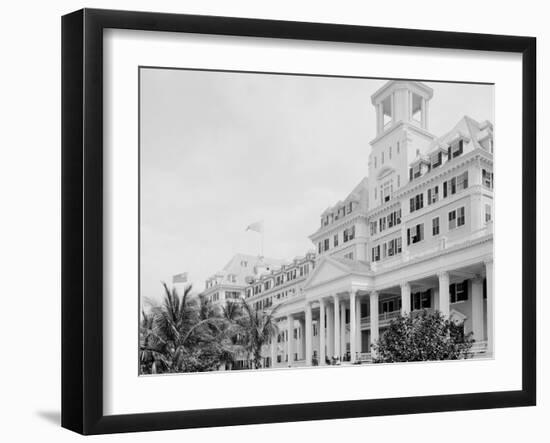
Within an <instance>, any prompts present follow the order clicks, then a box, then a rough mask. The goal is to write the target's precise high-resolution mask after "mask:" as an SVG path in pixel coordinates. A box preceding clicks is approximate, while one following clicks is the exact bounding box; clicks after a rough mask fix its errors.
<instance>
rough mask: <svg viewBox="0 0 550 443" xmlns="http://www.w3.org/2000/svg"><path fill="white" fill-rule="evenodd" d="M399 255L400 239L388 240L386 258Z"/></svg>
mask: <svg viewBox="0 0 550 443" xmlns="http://www.w3.org/2000/svg"><path fill="white" fill-rule="evenodd" d="M399 253H401V237H398V238H394V239H392V240H390V241H389V242H388V247H387V254H388V257H393V256H394V255H397V254H399Z"/></svg>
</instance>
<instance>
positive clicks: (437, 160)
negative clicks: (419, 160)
mask: <svg viewBox="0 0 550 443" xmlns="http://www.w3.org/2000/svg"><path fill="white" fill-rule="evenodd" d="M441 163H443V154H441V151H438V153H437V154H436V155H435V156H434V157H432V168H437V167H438V166H441Z"/></svg>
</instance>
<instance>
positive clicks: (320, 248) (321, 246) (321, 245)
mask: <svg viewBox="0 0 550 443" xmlns="http://www.w3.org/2000/svg"><path fill="white" fill-rule="evenodd" d="M321 252H323V244H322V243H321V242H319V254H320V253H321Z"/></svg>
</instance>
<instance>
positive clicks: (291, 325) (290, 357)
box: [287, 314, 294, 366]
mask: <svg viewBox="0 0 550 443" xmlns="http://www.w3.org/2000/svg"><path fill="white" fill-rule="evenodd" d="M287 322H288V324H287V334H288V341H287V354H288V365H289V366H290V365H292V362H293V361H294V316H293V315H292V314H290V315H289V316H288V317H287Z"/></svg>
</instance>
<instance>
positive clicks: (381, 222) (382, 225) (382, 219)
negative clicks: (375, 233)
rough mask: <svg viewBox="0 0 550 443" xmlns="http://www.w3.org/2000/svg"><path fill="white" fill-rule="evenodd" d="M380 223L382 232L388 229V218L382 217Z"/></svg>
mask: <svg viewBox="0 0 550 443" xmlns="http://www.w3.org/2000/svg"><path fill="white" fill-rule="evenodd" d="M378 223H379V225H380V232H382V231H383V230H385V229H386V217H381V218H380V220H379V221H378Z"/></svg>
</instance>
